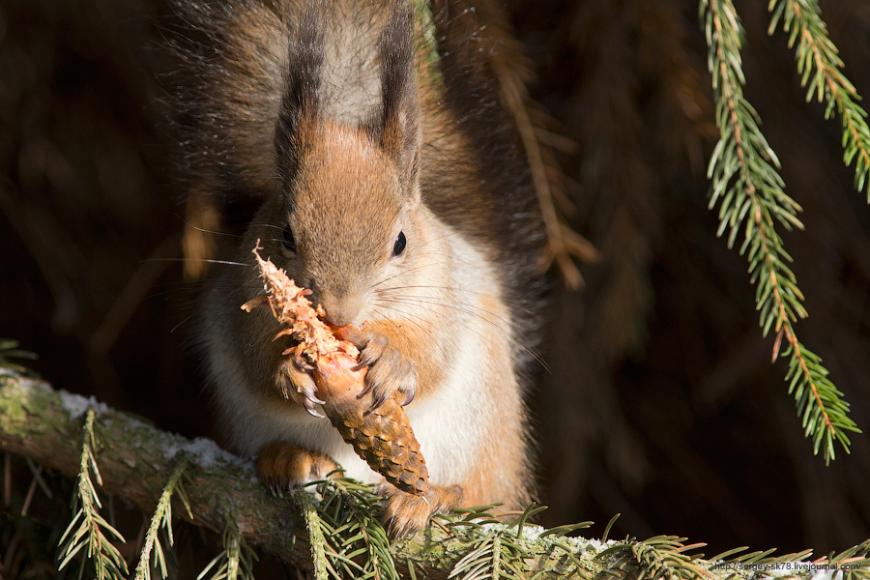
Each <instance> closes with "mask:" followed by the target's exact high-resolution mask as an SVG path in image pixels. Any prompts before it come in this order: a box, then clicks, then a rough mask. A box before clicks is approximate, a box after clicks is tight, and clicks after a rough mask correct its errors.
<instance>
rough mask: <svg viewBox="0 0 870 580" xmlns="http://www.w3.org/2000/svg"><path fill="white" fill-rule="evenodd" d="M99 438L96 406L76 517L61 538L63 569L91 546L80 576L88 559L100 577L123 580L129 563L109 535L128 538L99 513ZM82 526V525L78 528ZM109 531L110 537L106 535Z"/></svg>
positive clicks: (87, 434) (88, 421)
mask: <svg viewBox="0 0 870 580" xmlns="http://www.w3.org/2000/svg"><path fill="white" fill-rule="evenodd" d="M96 450H97V437H96V435H95V433H94V409H93V408H92V407H89V408H88V411H87V417H86V419H85V428H84V441H83V442H82V454H81V462H80V463H81V466H80V470H79V476H78V486H77V490H76V495H74V496H73V510H72V511H73V512H75V516H74V517H73V519H72V521H71V522H70V524H69V527H67V529H66V532H64V534H63V536H62V537H61V539H60V558H59V559H60V565H59V566H58V570H63V569H64V567H66V566H67V565H68V564H69V563H70V562H71V561H72V560H73V558H75V557H76V555H77V554H79V552H82V551H83V550H84V549H85V548H87V552H85V554H84V555H85V556H86V557H84V558H82V563H81V569H80V570H79V577H81V576H82V572H83V571H84V567H85V565H86V564H87V563H88V561H90V562H92V563H93V566H94V571H95V576H94V577H95V578H97V580H115V579H118V580H123V579H124V578H126V577H127V562H126V561H125V560H124V558H123V557H122V556H121V553H120V552H119V551H118V548H116V547H115V546H114V544H112V542H111V540H110V539H109V537H108V536H112V537H114V538H116V539H117V540H118V541H120V542H122V543H123V542H124V537H123V536H122V535H121V534H120V533H119V532H118V531H117V530H116V529H115V528H113V527H112V526H111V525H110V524H109V522H107V521H106V520H105V519H103V517H102V516H101V515H100V513H99V508H101V507H102V504H101V503H100V498H99V496H98V495H97V489H96V487H94V483H93V481H91V472H92V471H93V474H94V478H95V479H96V480H97V484H98V485H102V484H103V481H102V478H101V477H100V470H99V468H98V467H97V460H96ZM76 507H78V509H76ZM76 526H78V527H76ZM106 534H108V536H107V535H106Z"/></svg>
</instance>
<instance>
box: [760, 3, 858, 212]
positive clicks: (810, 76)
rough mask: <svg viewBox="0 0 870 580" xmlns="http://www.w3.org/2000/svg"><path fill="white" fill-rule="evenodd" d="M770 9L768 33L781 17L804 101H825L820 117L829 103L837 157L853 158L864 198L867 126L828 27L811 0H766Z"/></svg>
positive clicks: (856, 186)
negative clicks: (839, 143)
mask: <svg viewBox="0 0 870 580" xmlns="http://www.w3.org/2000/svg"><path fill="white" fill-rule="evenodd" d="M768 11H769V12H770V13H771V15H772V16H771V20H770V26H769V28H768V33H769V34H773V32H774V30H776V27H777V25H778V24H779V22H780V21H782V28H783V30H784V31H785V32H787V33H789V39H788V46H789V48H793V47H794V44H795V41H796V40H798V46H797V49H796V51H795V57H796V59H797V70H798V73H799V74H800V75H801V86H802V87H807V85H808V84H809V87H808V88H807V102H809V101H811V100H812V99H813V98H814V97H815V98H817V99H818V102H820V103H821V102H822V101H826V102H827V108H826V109H825V118H826V119H828V118H830V117H831V114H832V113H833V110H834V108H836V109H837V113H838V114H839V116H840V122H841V123H842V126H843V149H844V152H843V161H844V162H845V164H846V166H849V165H851V164H852V161H853V160H855V189H857V190H858V191H859V192H860V191H861V190H862V189H865V187H866V189H867V202H868V203H870V186H868V181H867V177H868V176H870V128H868V127H867V122H866V120H865V119H866V117H867V112H866V111H865V110H864V109H863V108H861V107H860V106H859V105H858V103H857V101H860V100H861V96H860V95H859V94H858V91H857V90H855V86H854V85H853V84H852V83H851V82H850V81H849V79H848V78H846V76H845V75H844V74H843V72H842V70H843V68H844V64H843V60H842V59H841V58H840V56H839V51H838V50H837V47H836V46H835V45H834V43H833V42H832V41H831V39H830V38H829V37H828V29H827V26H826V24H825V21H824V20H822V15H821V9H820V8H819V3H818V1H817V0H770V3H769V4H768Z"/></svg>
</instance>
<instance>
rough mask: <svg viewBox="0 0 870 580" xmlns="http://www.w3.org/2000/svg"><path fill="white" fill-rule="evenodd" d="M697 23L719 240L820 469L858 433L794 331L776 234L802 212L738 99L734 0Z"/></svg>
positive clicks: (797, 300)
mask: <svg viewBox="0 0 870 580" xmlns="http://www.w3.org/2000/svg"><path fill="white" fill-rule="evenodd" d="M700 15H701V20H702V24H703V26H704V30H705V32H706V36H707V44H708V47H709V53H708V62H707V64H708V68H709V70H710V73H711V75H712V78H713V89H714V90H715V91H716V94H717V102H716V123H717V126H718V127H719V131H720V140H719V142H718V143H717V145H716V147H715V149H714V151H713V154H712V156H711V159H710V165H709V168H708V177H709V178H710V180H711V191H712V194H711V197H710V204H709V205H710V208H711V209H712V208H713V207H715V205H716V204H717V203H719V204H720V207H719V220H720V223H719V232H718V234H719V235H722V234H723V233H724V232H725V231H726V230H730V231H729V235H728V245H729V247H731V246H733V244H734V242H735V240H736V238H737V235H738V234H739V233H741V232H742V233H743V236H744V240H743V244H742V245H741V247H740V253H741V254H745V255H746V257H747V259H748V261H749V275H750V281H751V282H752V283H753V284H756V296H755V299H756V307H757V309H758V310H759V311H760V315H761V321H760V322H761V327H762V332H763V334H764V336H767V335H768V333H769V332H770V331H771V330H773V331H774V332H775V334H776V340H775V343H774V348H773V357H772V358H773V360H776V359H777V358H778V357H779V355H780V345H781V343H782V339H783V338H785V340H786V343H787V347H786V349H785V351H784V352H783V353H782V354H783V356H787V357H789V368H788V372H787V374H786V381H788V383H789V393H790V394H791V395H793V396H794V398H795V402H796V406H797V410H798V415H799V416H800V417H801V421H802V426H803V428H804V431H805V435H806V436H807V437H809V438H812V440H813V450H814V452H815V453H816V454H818V452H819V449H823V455H824V458H825V462H826V463H827V462H830V460H831V459H834V457H835V449H834V442H835V441H839V442H840V444H841V445H842V446H843V449H844V450H845V451H846V452H847V453H848V452H849V445H850V441H849V438H848V436H847V434H846V432H847V431H852V432H858V433H860V430H859V429H858V428H857V426H856V425H855V423H854V421H852V419H850V418H849V416H848V412H849V404H848V403H847V402H846V401H844V400H842V399H841V398H840V395H841V394H842V393H840V391H838V390H837V388H836V387H835V386H834V384H833V383H832V382H831V381H830V379H828V370H827V369H826V368H825V367H824V366H822V364H821V359H820V358H819V357H818V356H817V355H816V354H814V353H813V352H811V351H810V350H809V349H808V348H806V346H804V345H803V344H802V343H801V342H800V340H799V339H798V337H797V334H796V333H795V330H794V323H795V322H797V321H798V319H800V318H805V317H806V316H807V311H806V309H805V308H804V306H803V304H802V301H803V298H804V297H803V294H802V293H801V291H800V289H799V288H798V286H797V280H796V278H795V275H794V273H793V272H792V270H791V269H790V268H789V267H788V262H791V256H789V255H788V253H787V252H786V251H785V248H784V247H783V242H782V238H780V236H779V234H778V233H777V231H776V224H777V223H778V224H779V225H781V226H782V227H784V228H785V229H786V230H791V229H792V228H798V229H803V224H802V223H801V221H800V219H798V217H797V212H799V211H801V208H800V206H799V205H798V204H797V203H796V202H795V201H794V200H793V199H791V198H790V197H789V196H788V195H786V193H785V191H784V187H785V183H784V182H783V180H782V177H780V175H779V173H778V169H779V160H778V159H777V157H776V154H775V153H774V152H773V150H772V149H771V148H770V146H769V145H768V143H767V140H766V139H765V137H764V135H763V134H762V133H761V130H760V127H759V126H760V123H761V120H760V117H759V115H758V113H757V112H756V111H755V109H753V107H752V105H750V104H749V102H748V101H746V99H745V98H744V97H743V84H744V83H745V79H744V76H743V70H742V65H741V56H740V49H741V47H742V43H743V38H742V37H743V32H742V28H741V26H740V21H739V17H738V15H737V12H736V10H735V9H734V5H733V4H732V2H731V0H701V2H700Z"/></svg>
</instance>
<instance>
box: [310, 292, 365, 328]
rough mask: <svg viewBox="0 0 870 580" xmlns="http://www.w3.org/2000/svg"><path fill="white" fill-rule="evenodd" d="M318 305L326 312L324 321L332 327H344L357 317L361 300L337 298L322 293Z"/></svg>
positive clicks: (353, 297) (356, 298)
mask: <svg viewBox="0 0 870 580" xmlns="http://www.w3.org/2000/svg"><path fill="white" fill-rule="evenodd" d="M320 305H321V306H323V310H324V311H325V312H326V320H327V321H329V323H330V324H332V325H333V326H346V325H348V324H350V323H352V322H353V321H354V320H355V319H356V317H357V316H358V315H359V311H360V309H361V300H360V299H359V298H358V297H355V296H342V297H337V296H334V295H330V294H326V293H324V294H323V295H322V296H321V297H320Z"/></svg>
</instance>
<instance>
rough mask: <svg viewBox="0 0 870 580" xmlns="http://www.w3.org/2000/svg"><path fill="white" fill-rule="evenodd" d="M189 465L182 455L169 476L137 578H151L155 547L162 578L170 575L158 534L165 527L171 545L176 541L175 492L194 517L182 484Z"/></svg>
mask: <svg viewBox="0 0 870 580" xmlns="http://www.w3.org/2000/svg"><path fill="white" fill-rule="evenodd" d="M187 465H188V462H187V459H186V458H185V457H182V458H181V460H180V461H179V462H178V463H177V464H176V465H175V468H174V469H173V470H172V475H170V476H169V481H168V482H167V483H166V487H165V488H163V493H162V494H160V499H159V500H158V501H157V509H156V510H154V515H153V516H151V524H150V525H149V526H148V532H147V533H146V534H145V541H144V542H143V545H142V552H141V554H140V555H139V565H138V566H136V575H135V580H150V579H151V561H152V555H151V554H152V550H154V548H155V547H156V548H157V549H156V550H154V552H153V554H154V556H153V558H154V565H155V566H157V568H158V569H159V570H160V577H161V578H166V577H167V576H168V571H167V569H166V556H165V555H164V553H163V548H162V546H161V545H160V540H159V539H158V537H157V534H158V532H159V531H160V530H161V529H165V530H166V537H167V539H168V540H169V546H170V547H172V545H173V544H174V543H175V541H174V539H173V537H172V495H173V494H175V493H177V494H178V496H179V498H181V501H182V503H183V504H184V507H185V508H187V513H188V515H189V516H190V517H191V518H193V515H192V514H191V512H190V502H188V500H187V496H186V495H185V493H184V488H183V487H182V485H181V476H182V474H183V473H184V470H185V469H186V468H187Z"/></svg>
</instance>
